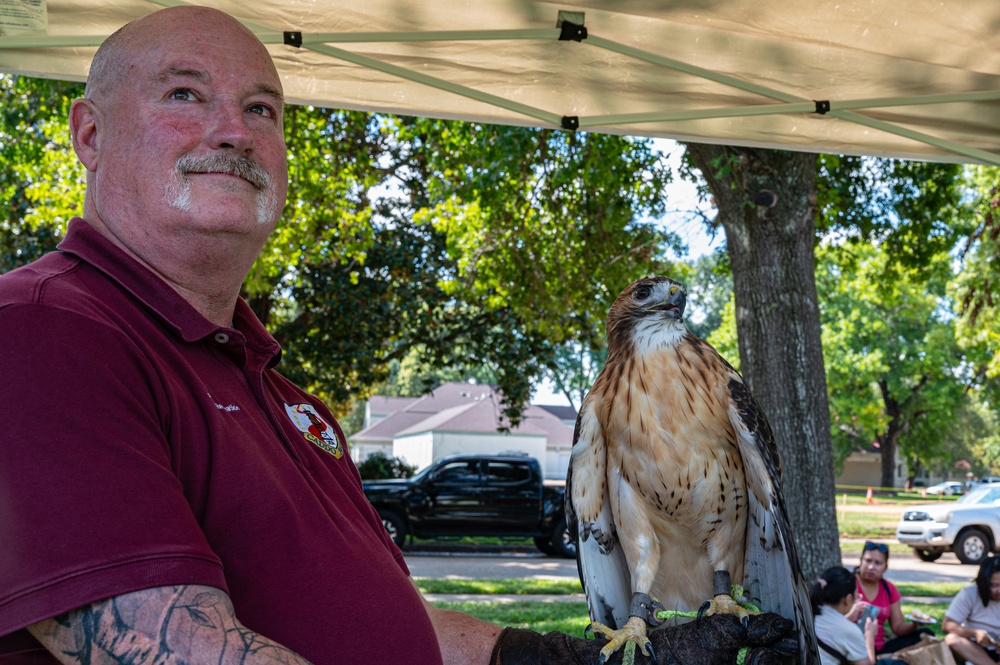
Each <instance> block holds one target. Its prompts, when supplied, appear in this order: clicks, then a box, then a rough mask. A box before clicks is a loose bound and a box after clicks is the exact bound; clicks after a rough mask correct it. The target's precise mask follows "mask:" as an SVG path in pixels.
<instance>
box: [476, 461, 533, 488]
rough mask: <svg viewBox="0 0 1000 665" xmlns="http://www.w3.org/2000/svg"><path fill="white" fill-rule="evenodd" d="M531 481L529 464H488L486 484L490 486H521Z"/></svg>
mask: <svg viewBox="0 0 1000 665" xmlns="http://www.w3.org/2000/svg"><path fill="white" fill-rule="evenodd" d="M529 481H531V469H530V468H529V467H528V465H527V464H517V463H514V462H487V464H486V482H487V483H488V484H490V485H519V484H521V483H527V482H529Z"/></svg>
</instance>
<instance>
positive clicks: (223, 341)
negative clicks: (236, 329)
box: [215, 332, 229, 344]
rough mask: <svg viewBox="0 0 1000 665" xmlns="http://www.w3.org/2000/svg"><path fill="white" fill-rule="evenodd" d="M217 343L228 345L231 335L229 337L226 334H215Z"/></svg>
mask: <svg viewBox="0 0 1000 665" xmlns="http://www.w3.org/2000/svg"><path fill="white" fill-rule="evenodd" d="M215 341H216V342H218V343H219V344H228V343H229V335H227V334H226V333H224V332H220V333H215Z"/></svg>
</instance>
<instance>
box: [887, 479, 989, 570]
mask: <svg viewBox="0 0 1000 665" xmlns="http://www.w3.org/2000/svg"><path fill="white" fill-rule="evenodd" d="M896 540H898V541H899V542H901V543H903V544H904V545H909V546H910V547H912V548H913V553H914V554H916V555H917V556H918V557H920V558H921V559H922V560H924V561H936V560H938V559H939V558H941V555H942V554H944V552H945V551H946V550H952V551H953V552H955V556H957V557H958V559H959V561H961V562H962V563H967V564H979V562H981V561H982V560H983V559H984V558H985V557H986V556H988V555H989V553H990V552H991V551H994V550H996V549H998V547H1000V543H998V540H1000V483H998V484H993V483H990V484H976V485H973V486H972V489H971V490H969V492H968V493H967V494H965V495H964V496H962V497H961V498H960V499H958V500H957V501H948V502H940V503H929V504H925V505H920V506H914V507H912V508H907V509H906V510H905V511H904V512H903V518H902V519H901V520H900V521H899V526H897V527H896Z"/></svg>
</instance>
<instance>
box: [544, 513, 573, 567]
mask: <svg viewBox="0 0 1000 665" xmlns="http://www.w3.org/2000/svg"><path fill="white" fill-rule="evenodd" d="M549 542H550V543H551V545H552V548H553V549H554V550H555V553H554V554H555V556H561V557H563V558H565V559H575V558H576V543H575V542H573V539H572V538H571V537H570V535H569V527H567V526H566V518H565V517H564V518H562V519H561V520H559V521H558V522H556V528H554V529H552V538H551V540H550V541H549Z"/></svg>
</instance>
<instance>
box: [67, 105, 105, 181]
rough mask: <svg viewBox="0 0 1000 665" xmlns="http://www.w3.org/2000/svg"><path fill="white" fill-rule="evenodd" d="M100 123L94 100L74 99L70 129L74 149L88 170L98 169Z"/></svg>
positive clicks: (70, 114) (70, 113)
mask: <svg viewBox="0 0 1000 665" xmlns="http://www.w3.org/2000/svg"><path fill="white" fill-rule="evenodd" d="M99 125H100V112H99V111H98V110H97V109H96V108H95V107H94V102H93V101H91V100H89V99H75V100H73V105H72V106H71V107H70V110H69V131H70V134H71V135H72V136H73V150H74V151H76V156H77V158H79V160H80V161H81V162H82V163H83V165H84V166H85V167H87V170H88V171H96V170H97V157H98V153H99V152H100V140H99V137H98V134H99V129H100V128H99Z"/></svg>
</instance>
